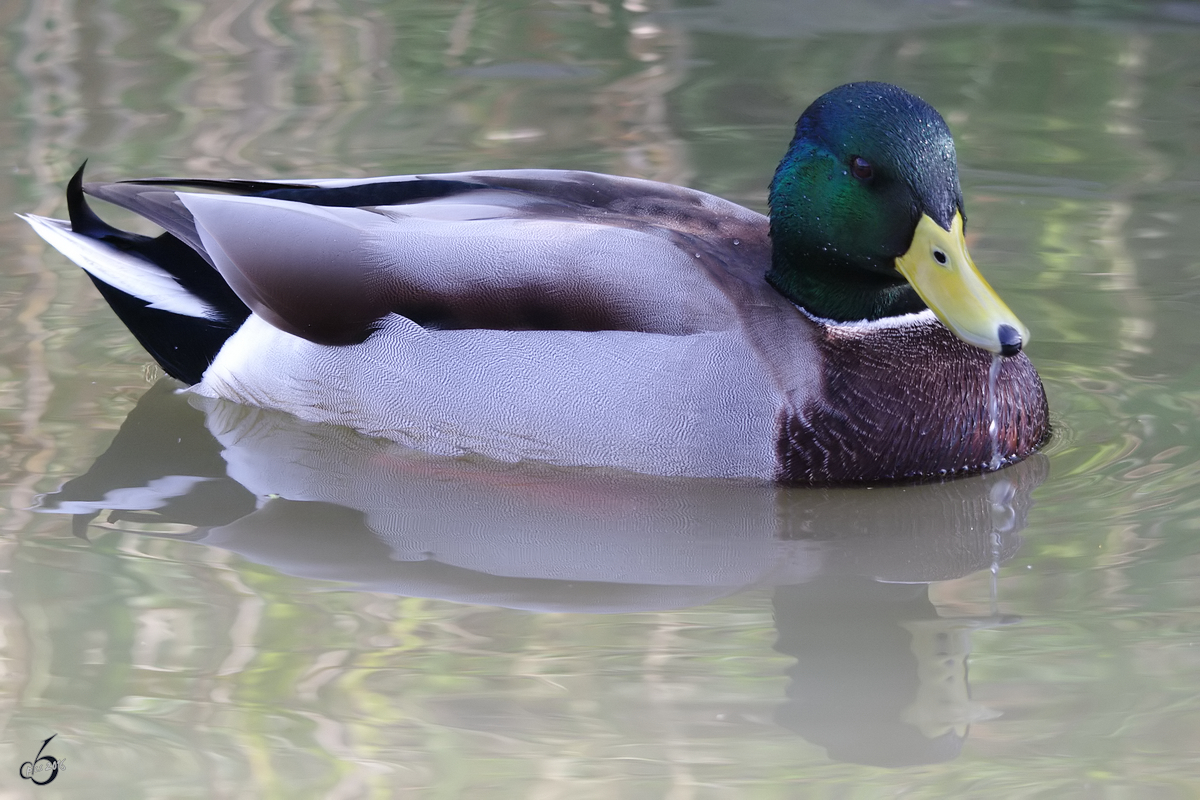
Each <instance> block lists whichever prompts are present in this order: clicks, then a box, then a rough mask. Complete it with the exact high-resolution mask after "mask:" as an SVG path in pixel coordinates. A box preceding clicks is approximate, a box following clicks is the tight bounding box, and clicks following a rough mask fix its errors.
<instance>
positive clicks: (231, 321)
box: [67, 162, 250, 383]
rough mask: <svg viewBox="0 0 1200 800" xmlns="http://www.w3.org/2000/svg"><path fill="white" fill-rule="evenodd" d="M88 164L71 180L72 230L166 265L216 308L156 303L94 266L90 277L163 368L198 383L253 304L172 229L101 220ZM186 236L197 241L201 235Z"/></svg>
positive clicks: (184, 286)
mask: <svg viewBox="0 0 1200 800" xmlns="http://www.w3.org/2000/svg"><path fill="white" fill-rule="evenodd" d="M86 165H87V164H86V162H84V165H83V166H81V167H80V168H79V171H78V172H76V173H75V175H74V176H73V177H72V178H71V180H70V182H69V183H68V184H67V209H68V212H69V214H70V218H71V230H72V232H73V233H76V234H79V235H82V236H86V237H88V238H90V239H94V240H96V241H98V242H101V243H103V244H104V245H106V246H108V247H110V248H112V249H113V250H115V251H119V252H121V253H124V254H127V255H131V256H134V257H136V258H140V259H142V260H144V261H147V262H149V263H151V264H153V265H155V266H157V267H158V268H159V269H162V270H164V271H165V272H167V273H168V274H169V275H171V277H173V278H174V279H175V281H176V282H177V283H178V284H179V285H180V287H181V288H182V289H183V290H185V291H186V292H187V293H188V294H190V295H193V296H194V297H195V298H197V300H199V301H200V302H202V303H203V304H204V306H205V307H207V308H209V309H211V313H209V314H206V315H205V316H191V315H188V314H182V313H176V312H174V311H166V310H163V309H161V308H153V307H151V303H150V301H148V300H146V299H144V298H142V297H139V296H138V295H137V294H136V293H130V292H128V291H124V290H122V289H118V288H117V287H115V286H113V285H111V284H110V283H108V282H106V281H104V280H102V279H100V278H98V277H96V276H95V275H93V274H92V273H91V272H90V271H89V272H88V276H89V277H90V278H91V279H92V282H93V283H94V284H95V285H96V288H97V289H98V290H99V291H100V294H101V295H102V296H103V297H104V299H105V300H106V301H107V302H108V304H109V305H110V306H111V307H112V309H113V311H114V312H116V314H117V316H118V317H119V318H120V320H121V322H123V323H125V326H126V327H127V328H129V330H130V332H131V333H132V334H133V335H134V337H135V338H136V339H137V340H138V342H139V343H140V344H141V345H142V347H144V348H145V349H146V351H147V352H148V353H149V354H150V355H151V356H153V357H154V360H155V361H157V362H158V363H159V365H160V366H161V367H162V368H163V371H165V372H166V373H167V374H168V375H170V376H171V377H173V378H176V379H177V380H180V381H183V382H184V383H198V382H199V381H200V379H201V377H202V376H203V375H204V371H205V370H206V369H208V366H209V364H211V363H212V361H213V359H214V358H216V355H217V353H218V352H219V351H220V349H221V347H222V346H223V345H224V344H225V341H226V340H227V339H228V338H229V337H230V336H232V335H233V333H234V332H235V331H237V329H238V328H239V327H241V325H242V323H243V322H244V321H245V320H246V317H248V316H249V314H250V309H249V308H247V307H246V305H245V304H244V303H243V302H242V301H241V300H240V299H238V297H237V295H236V294H234V293H233V290H232V289H230V288H229V285H228V284H227V283H226V282H225V279H224V278H222V277H221V275H220V273H218V272H217V271H216V269H214V268H213V267H212V265H211V264H209V262H208V260H207V258H206V255H205V254H204V253H203V252H202V251H198V250H197V249H195V248H194V247H191V246H189V245H188V244H185V242H184V241H183V240H181V239H180V238H179V237H177V236H175V235H174V234H173V233H172V232H171V231H170V230H168V231H167V232H166V233H163V234H161V235H159V236H157V237H150V236H142V235H141V234H137V233H130V232H128V231H123V230H120V229H119V228H116V227H113V226H112V225H110V224H108V223H107V222H105V221H104V220H102V219H100V217H99V216H97V214H96V213H95V212H94V211H93V210H92V208H91V207H90V206H89V205H88V202H87V198H86V197H85V195H84V185H83V170H84V167H85V166H86ZM189 222H190V221H189ZM193 233H194V228H193ZM184 235H185V238H188V239H192V240H193V241H194V240H195V238H196V237H194V236H187V235H186V233H184Z"/></svg>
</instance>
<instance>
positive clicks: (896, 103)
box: [767, 82, 1028, 355]
mask: <svg viewBox="0 0 1200 800" xmlns="http://www.w3.org/2000/svg"><path fill="white" fill-rule="evenodd" d="M770 202H771V239H772V244H773V248H774V255H773V259H772V265H771V271H770V272H769V273H768V275H767V278H768V280H769V281H770V282H771V284H772V285H773V286H775V287H776V288H777V289H778V290H779V291H780V292H782V293H783V294H785V295H787V296H788V297H789V298H791V299H792V300H793V301H794V302H796V303H797V304H798V305H800V306H803V307H804V308H805V309H807V310H808V311H809V312H811V313H812V314H814V315H815V316H818V317H824V318H827V319H832V320H836V321H840V322H847V321H852V320H863V319H866V320H875V319H881V318H883V317H890V316H897V315H900V314H907V313H911V312H914V311H920V310H922V309H924V308H926V307H927V306H928V307H930V308H932V309H933V310H934V312H935V313H936V314H937V315H938V317H939V318H941V319H942V321H943V322H944V323H946V325H947V326H948V327H949V328H950V329H951V330H953V331H954V332H955V333H956V334H957V335H958V336H959V337H960V338H962V339H964V340H965V341H967V342H969V343H970V344H973V345H976V346H977V347H982V348H984V349H987V350H990V351H992V352H996V353H1002V354H1004V355H1013V354H1015V353H1017V352H1019V351H1020V349H1021V346H1022V344H1023V343H1024V342H1025V341H1026V340H1027V339H1028V332H1027V331H1026V329H1025V327H1024V326H1023V325H1021V323H1020V321H1019V320H1017V318H1016V317H1015V316H1014V315H1013V313H1012V312H1011V311H1009V310H1008V307H1007V306H1005V305H1004V303H1003V301H1001V300H1000V298H999V297H997V296H996V294H995V292H993V291H992V290H991V288H990V287H989V286H988V285H987V283H986V282H985V281H984V280H983V278H982V276H980V275H979V273H978V271H977V270H976V269H975V266H974V264H973V263H972V262H971V259H970V256H969V255H968V254H967V250H966V244H965V241H964V240H963V234H962V230H963V220H964V218H965V213H964V211H963V198H962V190H961V189H960V188H959V184H958V163H957V159H956V156H955V152H954V140H953V139H952V138H951V136H950V130H949V128H947V127H946V122H945V120H943V119H942V116H941V115H940V114H938V112H937V111H935V110H934V108H933V107H932V106H930V105H929V104H928V103H926V102H925V101H924V100H922V99H920V98H919V97H917V96H915V95H913V94H910V93H908V92H906V91H904V90H903V89H901V88H899V87H896V86H892V85H890V84H886V83H872V82H864V83H849V84H846V85H844V86H839V87H838V88H836V89H833V90H832V91H829V92H827V93H826V94H824V95H822V96H821V97H819V98H817V99H816V100H815V101H814V102H813V104H812V105H810V106H809V107H808V109H807V110H805V112H804V114H802V115H801V117H800V120H799V121H798V122H797V123H796V135H795V137H794V138H793V139H792V143H791V146H790V147H789V148H788V151H787V154H786V155H785V156H784V158H783V161H782V162H780V164H779V168H778V169H777V170H776V172H775V178H774V180H773V181H772V182H771V200H770Z"/></svg>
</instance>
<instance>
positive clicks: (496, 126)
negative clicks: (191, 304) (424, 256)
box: [0, 0, 1200, 799]
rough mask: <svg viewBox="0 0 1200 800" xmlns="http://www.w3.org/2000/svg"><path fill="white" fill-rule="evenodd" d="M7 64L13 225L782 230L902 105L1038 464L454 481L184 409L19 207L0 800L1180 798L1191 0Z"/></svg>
mask: <svg viewBox="0 0 1200 800" xmlns="http://www.w3.org/2000/svg"><path fill="white" fill-rule="evenodd" d="M0 26H2V28H3V32H4V37H3V39H2V40H0V53H2V54H3V61H4V64H5V65H6V67H7V68H6V69H5V70H3V71H0V100H2V101H3V104H4V105H3V107H4V108H5V109H7V110H8V113H7V114H5V115H4V116H3V118H0V148H2V149H3V153H4V155H5V159H4V162H3V163H4V164H6V165H7V168H6V169H4V170H3V171H2V173H0V204H3V206H4V207H5V208H7V209H8V210H9V211H12V212H16V211H23V212H34V213H39V214H47V215H52V216H55V215H57V216H61V215H62V214H63V213H64V211H65V209H64V204H63V201H62V187H63V185H64V184H65V181H66V179H67V178H68V177H69V176H70V174H71V173H72V172H73V171H74V170H75V169H76V168H77V166H78V164H79V163H80V162H81V161H82V160H83V159H84V158H88V159H90V167H89V172H90V176H91V177H93V178H94V179H115V178H122V177H139V176H140V177H145V176H151V175H192V176H199V177H226V176H239V177H261V178H295V177H339V176H357V175H362V176H367V175H379V174H391V173H405V172H418V171H435V170H456V169H471V168H486V167H492V168H495V167H525V166H541V167H571V168H585V169H592V170H598V171H604V172H612V173H619V174H623V175H635V176H640V177H648V178H654V179H658V180H664V181H670V182H674V183H681V184H686V185H689V186H693V187H696V188H699V189H703V190H706V191H710V192H713V193H715V194H720V195H722V196H725V197H728V198H731V199H734V200H737V201H739V202H742V203H744V204H746V205H749V206H751V207H754V208H757V209H763V208H764V203H765V195H766V184H767V182H768V181H769V179H770V176H771V173H772V171H773V169H774V166H775V163H776V161H777V160H778V158H779V157H780V155H781V154H782V151H783V149H784V147H785V145H786V143H787V140H788V139H789V137H790V135H791V127H792V125H793V123H794V121H795V118H796V116H797V115H798V114H799V112H800V111H801V110H802V109H803V107H804V106H805V105H807V103H808V102H809V101H811V100H812V99H813V98H814V97H816V96H817V95H818V94H820V93H821V92H823V91H824V90H826V89H828V88H830V87H832V86H835V85H837V84H839V83H843V82H846V81H849V80H858V79H877V80H888V81H891V82H895V83H899V84H901V85H903V86H905V87H906V88H908V89H910V90H912V91H914V92H916V93H918V94H920V95H921V96H923V97H924V98H925V99H927V100H928V101H930V102H931V103H932V104H933V105H934V106H935V107H937V108H938V109H939V110H940V111H941V112H942V114H943V115H944V116H945V117H946V119H947V120H948V122H949V123H950V126H951V128H952V130H953V131H954V133H955V136H956V139H957V142H958V151H959V159H960V166H961V169H962V180H963V189H964V192H965V195H966V202H967V211H968V214H969V218H970V224H969V229H968V235H969V237H970V239H971V252H972V255H973V256H974V258H975V261H976V262H977V263H978V264H979V266H980V267H981V269H982V270H983V271H984V273H985V274H986V275H987V277H988V279H989V281H990V282H991V283H992V284H993V285H994V286H995V287H996V289H997V290H998V291H999V293H1000V294H1001V295H1002V296H1003V297H1004V298H1005V300H1006V301H1007V302H1008V304H1009V305H1010V306H1011V307H1012V308H1013V310H1014V311H1016V313H1017V314H1018V315H1019V316H1020V317H1021V318H1022V320H1023V321H1024V322H1025V323H1026V324H1027V325H1028V326H1029V327H1030V328H1031V330H1032V336H1033V338H1032V341H1031V344H1030V345H1029V348H1028V352H1029V355H1030V357H1031V358H1032V359H1033V361H1034V362H1035V363H1036V365H1037V366H1038V369H1039V370H1040V372H1041V374H1042V377H1043V379H1044V381H1045V384H1046V388H1047V392H1048V394H1049V397H1050V405H1051V409H1052V412H1053V415H1054V421H1055V428H1056V434H1055V437H1054V439H1053V441H1052V442H1051V443H1050V445H1049V447H1048V448H1047V450H1046V453H1045V455H1044V456H1039V457H1037V458H1035V459H1031V460H1030V461H1029V462H1027V463H1025V464H1022V465H1019V466H1018V467H1016V468H1013V469H1010V470H1005V471H1003V472H1001V473H1000V474H998V475H993V476H988V477H985V478H975V479H969V480H964V481H959V482H955V483H951V484H947V485H944V486H927V487H916V488H908V489H872V490H855V491H850V490H840V491H828V492H821V491H797V490H781V489H770V488H766V487H744V486H730V485H727V484H722V483H703V482H700V483H697V482H679V481H666V480H647V479H631V478H628V477H621V476H610V477H606V478H596V477H594V476H581V475H579V474H573V473H571V472H569V471H568V472H560V471H553V470H541V469H537V468H530V467H501V466H497V465H490V464H483V463H452V462H444V461H439V460H437V459H432V458H429V457H420V456H416V455H413V454H411V453H406V452H404V451H402V450H400V449H399V448H395V447H391V446H387V445H384V444H382V443H379V442H371V441H366V440H361V439H358V438H356V437H353V436H351V435H350V434H348V433H347V432H345V431H339V430H334V429H322V428H318V427H313V426H304V425H299V424H297V423H295V422H294V421H291V420H289V419H287V418H284V417H280V416H279V415H271V414H264V413H261V412H256V411H254V410H251V409H243V408H238V407H233V406H226V405H222V404H209V405H206V406H192V405H189V404H188V403H187V401H186V399H181V398H179V397H177V396H175V395H173V394H171V392H170V389H171V388H172V387H171V386H170V385H164V384H161V383H156V380H157V379H158V375H157V374H156V372H155V370H154V369H152V368H150V367H148V361H149V359H148V357H147V356H146V355H145V353H144V352H143V351H142V350H141V349H140V348H139V347H138V345H137V344H136V342H135V341H134V340H133V339H132V337H131V336H130V335H129V334H128V333H127V332H126V331H125V329H124V327H123V326H122V325H121V324H120V323H119V322H118V321H117V320H116V318H115V317H114V316H113V315H112V314H111V312H110V311H109V310H108V308H107V307H106V305H105V303H104V302H103V300H102V299H101V298H100V297H99V295H98V294H97V293H96V291H95V289H94V288H93V287H92V286H91V284H90V282H89V281H88V280H87V279H86V277H85V276H84V275H83V274H82V273H81V272H80V271H79V270H78V269H77V268H75V267H74V266H72V265H70V264H68V263H67V262H66V261H65V260H64V259H63V258H61V257H60V256H58V255H57V254H55V253H53V252H50V251H48V249H47V248H46V247H45V246H43V244H42V243H41V241H40V240H38V239H37V238H36V237H35V236H34V234H33V233H32V232H31V231H30V230H29V229H28V228H26V227H25V226H24V225H23V224H22V223H21V222H20V221H19V220H16V219H15V218H14V217H12V216H11V215H8V216H3V217H0V254H2V255H3V267H4V268H3V271H2V273H0V331H3V336H0V453H2V454H3V458H2V459H0V469H3V476H4V477H3V491H4V498H5V499H4V502H3V503H0V506H2V508H0V528H2V530H3V534H2V536H0V796H2V797H14V798H24V797H29V798H32V797H46V798H53V797H82V796H86V797H95V798H109V797H111V798H137V797H154V798H159V797H172V798H174V797H181V798H187V797H206V798H207V797H214V798H225V797H229V798H243V797H244V798H264V797H320V798H359V797H362V798H384V797H436V798H451V797H461V796H469V797H504V798H557V797H570V798H573V799H574V798H585V797H586V798H591V797H595V798H641V797H646V798H651V797H655V798H657V797H669V798H673V799H676V798H732V797H752V798H759V797H762V798H776V797H787V798H792V797H805V798H807V797H838V798H841V797H892V796H901V795H903V796H905V797H929V798H942V797H960V796H969V797H997V798H1010V797H1038V796H1053V797H1055V798H1063V797H1083V798H1093V797H1097V798H1109V797H1113V798H1116V797H1137V798H1158V797H1164V798H1170V797H1194V796H1197V795H1198V794H1200V422H1198V415H1200V359H1198V358H1197V352H1198V350H1200V325H1197V324H1196V320H1197V319H1198V318H1200V256H1197V253H1200V224H1198V223H1200V4H1198V3H1195V2H1165V3H1155V4H1142V3H1132V2H1118V1H1117V0H1113V1H1112V2H1082V0H1080V1H1079V2H1070V1H1069V0H1057V1H1055V2H1050V1H1047V2H1035V1H1034V0H1025V1H1024V2H1010V3H1005V2H961V3H960V2H939V0H928V1H921V0H905V1H904V2H899V3H885V2H883V0H853V2H846V3H842V4H837V5H834V4H821V3H815V2H788V1H786V0H775V2H770V1H769V0H758V1H757V2H745V1H743V0H738V1H737V2H735V0H724V2H703V1H702V0H681V1H680V2H676V3H675V4H671V3H669V2H665V0H664V1H663V2H658V1H656V0H626V2H625V3H624V5H620V4H617V3H612V2H604V1H600V2H591V1H590V0H589V1H586V2H585V1H581V2H575V1H574V0H528V1H527V2H520V1H519V0H508V1H507V2H489V0H467V1H466V2H449V1H447V2H434V1H433V0H412V1H411V2H391V3H376V4H372V3H366V2H355V1H354V0H344V1H342V2H338V1H337V0H305V1H302V2H286V3H285V2H272V1H271V0H262V1H261V2H260V1H259V0H224V1H223V2H212V3H202V2H193V1H192V0H170V1H169V2H163V3H151V2H145V1H144V0H95V1H94V2H91V1H89V2H82V1H80V0H77V1H76V2H69V0H67V1H64V2H53V3H51V2H25V3H10V4H7V5H5V6H3V8H0ZM113 216H114V218H116V219H118V220H120V221H126V220H127V217H122V216H120V215H117V214H114V215H113ZM122 425H124V428H122ZM119 429H120V433H119V435H118V430H119ZM81 476H86V477H81ZM73 479H74V482H73V483H70V484H68V486H67V487H66V488H64V489H62V491H61V492H60V491H59V490H60V488H61V487H63V485H64V484H65V483H67V482H68V481H72V480H73ZM39 498H40V499H39ZM50 511H59V512H63V511H74V512H76V514H75V515H74V516H72V515H69V514H64V513H45V512H50ZM97 512H99V513H97ZM52 734H56V738H55V739H53V740H51V741H50V742H49V743H48V744H47V745H46V750H45V752H46V753H48V754H51V755H53V756H54V757H56V758H57V759H59V760H60V761H61V762H62V769H61V772H59V773H58V775H57V776H56V778H55V780H54V781H53V782H52V783H51V784H49V785H46V786H44V787H36V786H33V785H32V784H31V782H30V781H28V780H22V779H21V777H20V776H19V774H18V772H19V768H20V766H21V764H22V763H23V762H25V761H32V760H33V759H34V758H35V756H36V754H37V752H38V748H39V747H41V746H42V743H43V741H44V740H45V739H46V738H47V737H48V736H50V735H52Z"/></svg>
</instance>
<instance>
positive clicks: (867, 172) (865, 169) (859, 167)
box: [850, 156, 875, 181]
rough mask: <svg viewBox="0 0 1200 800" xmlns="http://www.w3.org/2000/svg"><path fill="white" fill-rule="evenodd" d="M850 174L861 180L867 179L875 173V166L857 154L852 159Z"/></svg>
mask: <svg viewBox="0 0 1200 800" xmlns="http://www.w3.org/2000/svg"><path fill="white" fill-rule="evenodd" d="M850 174H851V175H853V176H854V177H856V178H858V179H859V180H860V181H867V180H870V179H871V177H872V176H873V175H874V174H875V168H874V167H872V166H871V162H870V161H867V160H866V159H865V158H863V157H862V156H855V157H854V158H852V159H850Z"/></svg>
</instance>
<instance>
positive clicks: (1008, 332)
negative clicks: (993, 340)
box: [996, 325, 1022, 356]
mask: <svg viewBox="0 0 1200 800" xmlns="http://www.w3.org/2000/svg"><path fill="white" fill-rule="evenodd" d="M996 335H997V336H998V337H999V339H1000V355H1002V356H1015V355H1016V354H1017V353H1019V352H1021V344H1022V342H1021V334H1020V333H1018V332H1017V329H1016V328H1014V327H1013V326H1012V325H1001V326H1000V327H999V328H997V329H996Z"/></svg>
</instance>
